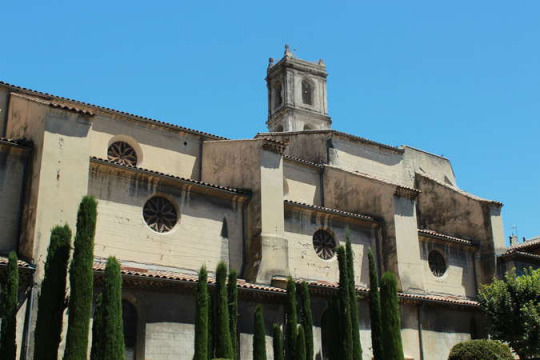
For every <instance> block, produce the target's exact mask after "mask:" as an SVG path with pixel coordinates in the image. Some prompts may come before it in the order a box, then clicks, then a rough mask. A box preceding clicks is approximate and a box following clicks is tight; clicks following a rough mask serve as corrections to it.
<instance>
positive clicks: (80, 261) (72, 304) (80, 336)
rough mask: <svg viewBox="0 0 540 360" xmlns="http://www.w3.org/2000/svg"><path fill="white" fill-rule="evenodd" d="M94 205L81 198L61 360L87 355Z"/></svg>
mask: <svg viewBox="0 0 540 360" xmlns="http://www.w3.org/2000/svg"><path fill="white" fill-rule="evenodd" d="M96 208H97V202H96V200H95V199H94V198H93V197H91V196H85V197H84V198H83V199H82V201H81V204H80V206H79V211H78V213H77V232H76V235H75V241H74V250H73V260H72V261H71V268H70V272H69V281H70V286H71V292H70V297H69V309H68V313H69V318H68V330H67V336H66V350H65V353H64V360H85V359H86V358H87V353H88V333H89V325H90V315H91V312H92V292H93V288H94V272H93V269H92V266H93V262H94V235H95V232H96V216H97V210H96Z"/></svg>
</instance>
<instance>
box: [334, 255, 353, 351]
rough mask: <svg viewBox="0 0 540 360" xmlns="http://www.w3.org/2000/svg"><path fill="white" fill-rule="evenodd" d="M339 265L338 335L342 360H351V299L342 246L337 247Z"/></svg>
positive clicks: (345, 258) (345, 257)
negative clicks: (339, 336) (340, 340)
mask: <svg viewBox="0 0 540 360" xmlns="http://www.w3.org/2000/svg"><path fill="white" fill-rule="evenodd" d="M337 257H338V263H339V300H340V305H341V306H340V308H341V313H340V327H341V329H340V334H341V338H342V346H343V352H342V358H343V359H344V360H353V359H354V357H353V338H352V321H351V298H350V292H349V273H348V269H347V253H346V251H345V248H344V247H343V246H340V247H338V249H337Z"/></svg>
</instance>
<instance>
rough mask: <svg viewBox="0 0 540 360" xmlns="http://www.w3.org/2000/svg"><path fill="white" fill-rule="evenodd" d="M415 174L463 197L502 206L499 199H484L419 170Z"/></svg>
mask: <svg viewBox="0 0 540 360" xmlns="http://www.w3.org/2000/svg"><path fill="white" fill-rule="evenodd" d="M415 174H416V175H417V176H421V177H424V178H426V179H429V180H431V181H433V182H435V183H437V184H439V185H442V186H444V187H446V188H447V189H449V190H453V191H455V192H457V193H459V194H461V195H463V196H465V197H468V198H469V199H472V200H476V201H480V202H484V203H489V204H494V205H497V206H503V205H504V204H503V203H502V202H500V201H496V200H489V199H484V198H481V197H480V196H476V195H473V194H471V193H468V192H466V191H465V190H462V189H460V188H458V187H456V186H452V185H449V184H446V183H444V182H443V181H440V180H438V179H435V178H433V177H431V176H429V175H427V174H422V173H419V172H416V173H415Z"/></svg>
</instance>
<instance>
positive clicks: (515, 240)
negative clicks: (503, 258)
mask: <svg viewBox="0 0 540 360" xmlns="http://www.w3.org/2000/svg"><path fill="white" fill-rule="evenodd" d="M518 241H519V240H518V237H517V236H516V235H512V236H510V246H514V245H517V244H518Z"/></svg>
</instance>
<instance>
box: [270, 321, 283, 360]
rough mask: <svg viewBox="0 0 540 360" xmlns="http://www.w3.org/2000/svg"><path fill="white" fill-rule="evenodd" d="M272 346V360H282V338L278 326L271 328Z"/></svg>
mask: <svg viewBox="0 0 540 360" xmlns="http://www.w3.org/2000/svg"><path fill="white" fill-rule="evenodd" d="M272 345H273V349H274V360H284V358H283V336H282V334H281V327H280V326H279V324H274V326H273V338H272Z"/></svg>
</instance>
